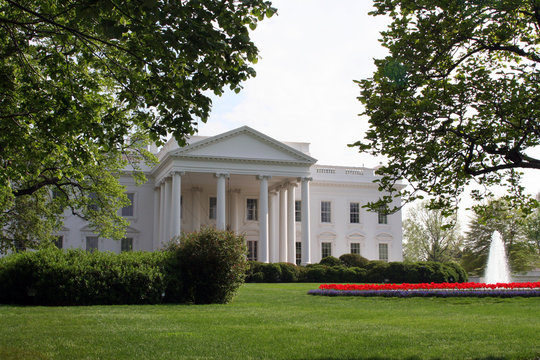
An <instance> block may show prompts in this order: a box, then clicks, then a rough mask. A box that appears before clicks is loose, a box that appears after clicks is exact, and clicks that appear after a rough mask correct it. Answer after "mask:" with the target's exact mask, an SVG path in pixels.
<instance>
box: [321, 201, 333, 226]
mask: <svg viewBox="0 0 540 360" xmlns="http://www.w3.org/2000/svg"><path fill="white" fill-rule="evenodd" d="M323 204H328V206H329V208H328V210H326V209H323ZM320 214H321V215H320V221H321V224H331V223H332V202H331V201H328V200H321V211H320ZM324 215H327V216H328V221H325V220H326V219H325V216H324Z"/></svg>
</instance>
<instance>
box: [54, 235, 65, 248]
mask: <svg viewBox="0 0 540 360" xmlns="http://www.w3.org/2000/svg"><path fill="white" fill-rule="evenodd" d="M54 245H56V247H57V248H59V249H62V248H63V247H64V237H63V236H62V235H58V236H57V237H56V240H55V241H54Z"/></svg>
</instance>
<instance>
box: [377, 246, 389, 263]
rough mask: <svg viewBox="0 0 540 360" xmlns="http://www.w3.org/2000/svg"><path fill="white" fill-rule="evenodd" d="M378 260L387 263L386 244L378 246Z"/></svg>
mask: <svg viewBox="0 0 540 360" xmlns="http://www.w3.org/2000/svg"><path fill="white" fill-rule="evenodd" d="M379 260H382V261H388V244H379Z"/></svg>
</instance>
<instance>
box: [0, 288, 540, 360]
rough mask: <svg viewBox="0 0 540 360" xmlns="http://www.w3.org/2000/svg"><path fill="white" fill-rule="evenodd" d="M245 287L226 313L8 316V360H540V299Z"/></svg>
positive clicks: (1, 350)
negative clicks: (338, 294) (322, 293)
mask: <svg viewBox="0 0 540 360" xmlns="http://www.w3.org/2000/svg"><path fill="white" fill-rule="evenodd" d="M316 287H317V284H246V285H244V286H243V287H242V288H241V289H240V292H239V294H238V295H237V297H236V298H235V299H234V301H233V302H232V303H231V304H228V305H158V306H151V305H145V306H91V307H18V306H0V359H2V360H9V359H388V358H390V359H468V358H471V359H535V358H540V299H539V298H513V299H499V298H489V299H476V298H452V299H432V298H408V299H400V298H357V297H352V298H351V297H337V298H336V297H322V296H308V295H306V293H307V291H308V290H309V289H313V288H316Z"/></svg>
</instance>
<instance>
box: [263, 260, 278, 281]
mask: <svg viewBox="0 0 540 360" xmlns="http://www.w3.org/2000/svg"><path fill="white" fill-rule="evenodd" d="M261 272H262V273H263V279H264V282H267V283H277V282H282V280H281V266H279V264H274V263H270V264H264V265H263V266H262V267H261Z"/></svg>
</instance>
